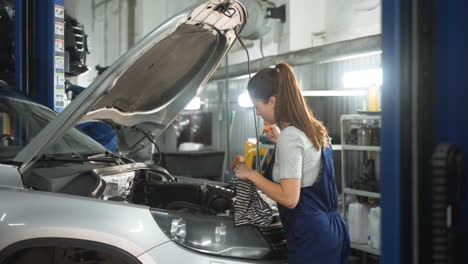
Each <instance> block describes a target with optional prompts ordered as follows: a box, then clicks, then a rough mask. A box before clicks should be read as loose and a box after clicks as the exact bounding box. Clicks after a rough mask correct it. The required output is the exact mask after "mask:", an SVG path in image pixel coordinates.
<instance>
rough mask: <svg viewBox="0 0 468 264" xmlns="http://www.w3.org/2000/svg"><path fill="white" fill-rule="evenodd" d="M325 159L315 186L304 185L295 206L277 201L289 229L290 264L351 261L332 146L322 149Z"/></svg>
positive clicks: (339, 263) (325, 263)
mask: <svg viewBox="0 0 468 264" xmlns="http://www.w3.org/2000/svg"><path fill="white" fill-rule="evenodd" d="M322 159H323V170H322V173H321V174H320V176H319V178H318V180H317V181H316V182H315V183H314V184H313V185H312V186H309V187H303V188H301V194H300V198H299V203H298V204H297V206H296V208H294V209H289V208H287V207H284V206H282V205H280V204H278V208H279V212H280V216H281V221H282V223H283V226H284V228H285V230H286V232H287V241H288V263H289V264H299V263H301V264H304V263H317V264H344V263H348V255H349V247H350V242H349V233H348V228H347V226H346V224H345V222H344V220H343V218H342V217H341V215H340V213H339V211H338V192H337V190H336V183H335V171H334V169H333V150H332V148H331V146H330V147H329V148H326V149H322Z"/></svg>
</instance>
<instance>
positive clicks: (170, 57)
mask: <svg viewBox="0 0 468 264" xmlns="http://www.w3.org/2000/svg"><path fill="white" fill-rule="evenodd" d="M245 22H246V11H245V9H244V7H243V6H242V4H240V3H239V2H238V1H235V0H227V1H222V0H211V1H207V2H205V3H203V4H197V5H196V6H194V7H192V8H189V9H187V10H185V11H183V12H181V13H179V14H178V15H176V16H174V17H172V18H171V19H169V20H167V21H166V22H165V23H163V24H162V25H161V26H159V27H158V28H156V29H155V30H154V31H153V32H151V33H150V34H148V35H147V36H146V37H145V38H143V39H142V40H141V41H140V42H139V43H138V44H136V45H135V46H134V47H133V48H131V49H130V50H129V51H128V52H127V53H125V54H124V55H123V56H122V57H121V58H119V59H118V60H117V61H116V62H115V63H114V64H113V65H111V66H110V67H109V68H108V69H107V70H106V71H105V72H104V73H103V74H101V75H100V76H99V77H98V78H97V79H96V80H95V81H94V82H93V83H92V84H91V85H90V86H89V87H88V88H87V89H85V90H84V91H83V92H82V93H81V94H80V95H79V96H78V97H77V98H76V99H74V100H73V102H72V103H71V104H70V105H69V106H67V107H66V108H65V109H64V110H63V111H62V112H61V113H60V114H59V115H58V116H57V118H56V119H54V120H53V121H52V122H50V123H49V124H48V125H47V126H46V127H45V128H44V129H43V130H42V131H41V132H40V133H39V134H38V135H37V136H36V137H35V138H34V139H33V140H32V141H31V142H30V143H29V144H28V145H27V146H26V147H25V148H24V149H23V150H22V151H21V152H20V153H19V154H18V155H17V156H16V157H15V159H14V160H15V161H17V162H21V163H22V166H21V167H20V170H22V171H24V170H26V169H27V168H28V167H29V166H30V165H31V164H33V163H34V161H35V160H37V159H38V158H39V157H40V156H41V155H43V154H44V153H46V151H47V148H48V147H50V146H51V145H52V144H54V143H55V142H57V140H59V139H60V138H61V137H62V136H63V135H64V134H65V133H66V132H67V130H68V129H70V128H72V127H74V126H75V125H76V124H78V123H83V122H88V121H102V122H106V123H108V124H111V125H112V126H113V127H114V128H115V129H116V132H117V135H118V137H119V150H120V151H121V152H122V153H123V154H128V153H130V152H135V151H138V150H140V149H141V148H143V147H144V146H145V145H146V143H147V136H149V137H152V138H157V137H158V136H159V135H160V134H161V133H162V132H163V131H164V130H165V129H166V128H167V127H168V126H169V124H171V122H172V121H173V120H174V119H175V118H176V116H177V115H178V114H179V113H180V112H181V111H182V110H183V109H184V107H185V106H186V105H187V104H188V103H189V102H190V101H191V100H192V99H193V97H194V96H195V95H196V94H197V92H198V91H199V90H200V88H201V87H203V86H204V85H205V84H206V82H207V81H208V79H209V78H210V77H211V75H212V74H213V73H214V71H215V70H216V68H217V66H218V65H219V63H220V62H221V61H222V59H223V57H224V56H225V54H226V53H227V52H228V50H229V48H230V47H231V46H232V44H233V43H234V41H235V40H236V35H235V31H238V32H239V31H240V30H241V29H242V27H243V26H244V24H245ZM145 134H146V135H147V136H145Z"/></svg>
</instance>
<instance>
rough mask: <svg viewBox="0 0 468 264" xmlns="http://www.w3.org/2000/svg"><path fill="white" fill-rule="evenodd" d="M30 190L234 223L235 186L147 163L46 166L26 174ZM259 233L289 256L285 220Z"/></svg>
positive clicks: (55, 163)
mask: <svg viewBox="0 0 468 264" xmlns="http://www.w3.org/2000/svg"><path fill="white" fill-rule="evenodd" d="M23 182H24V184H25V186H26V187H28V188H31V189H35V190H40V191H47V192H54V193H62V194H69V195H78V196H83V197H91V198H96V199H103V200H109V201H115V202H123V203H130V204H137V205H145V206H149V207H150V208H156V209H162V210H167V211H174V212H177V213H188V214H191V215H194V216H196V215H199V216H200V217H207V216H223V217H230V218H232V219H233V218H234V201H235V199H236V193H235V186H233V185H226V186H220V185H221V184H222V183H220V184H219V185H217V184H210V183H206V182H205V181H203V180H191V181H187V180H184V179H182V178H177V177H173V176H172V175H171V174H170V173H169V172H168V171H167V170H166V169H164V168H163V167H161V166H157V165H149V164H145V163H122V162H103V160H101V161H99V162H96V161H87V162H76V161H74V160H70V162H63V160H60V161H59V160H53V161H50V160H48V161H42V162H38V163H37V165H36V166H35V167H33V168H31V169H30V170H28V171H27V172H26V173H25V174H24V175H23ZM274 219H275V221H274V222H273V223H272V224H271V226H268V227H261V228H257V230H258V232H259V233H261V234H262V236H263V237H264V239H265V240H266V241H267V242H268V244H269V245H270V247H271V249H272V252H274V255H272V257H280V258H284V257H285V256H286V251H287V249H286V240H285V233H284V229H283V227H282V225H281V222H280V220H279V217H276V218H274Z"/></svg>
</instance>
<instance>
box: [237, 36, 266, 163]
mask: <svg viewBox="0 0 468 264" xmlns="http://www.w3.org/2000/svg"><path fill="white" fill-rule="evenodd" d="M234 33H235V34H236V38H237V40H239V43H240V44H241V46H242V47H243V48H244V50H245V53H246V54H247V71H248V73H249V80H250V79H252V75H251V73H250V54H249V50H248V49H247V47H246V46H245V44H244V41H242V39H241V37H240V36H239V33H238V32H237V30H236V29H234ZM252 113H253V118H254V124H255V139H256V140H257V142H256V146H255V148H256V151H257V153H256V158H255V168H256V169H257V171H259V172H260V150H259V143H260V138H259V136H258V125H257V115H256V113H255V107H252Z"/></svg>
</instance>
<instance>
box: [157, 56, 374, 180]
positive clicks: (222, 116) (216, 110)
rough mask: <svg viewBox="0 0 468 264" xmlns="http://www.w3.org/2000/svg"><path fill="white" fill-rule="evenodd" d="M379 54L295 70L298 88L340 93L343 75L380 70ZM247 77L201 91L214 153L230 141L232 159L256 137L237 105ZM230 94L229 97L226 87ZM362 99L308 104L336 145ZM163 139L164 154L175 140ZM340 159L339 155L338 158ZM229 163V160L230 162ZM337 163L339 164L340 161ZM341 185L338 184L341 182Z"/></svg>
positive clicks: (329, 99)
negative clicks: (343, 121) (210, 117)
mask: <svg viewBox="0 0 468 264" xmlns="http://www.w3.org/2000/svg"><path fill="white" fill-rule="evenodd" d="M380 67H381V66H380V54H375V55H369V56H365V57H359V58H352V59H346V60H340V61H331V62H324V63H317V64H309V65H302V66H296V67H294V71H295V73H296V75H297V78H298V81H299V85H300V86H301V88H302V89H303V90H304V91H311V90H337V89H343V85H342V82H341V80H342V76H343V74H344V73H345V72H348V71H356V70H364V69H371V68H380ZM247 82H248V78H236V79H229V81H228V82H226V81H225V80H219V81H212V82H209V83H208V84H207V85H206V87H205V88H204V89H203V91H201V93H200V97H201V99H202V102H203V106H202V109H201V111H208V112H211V113H212V114H213V139H212V143H213V144H212V146H210V148H211V149H213V150H222V151H224V150H225V149H226V144H227V140H229V143H230V151H229V157H231V158H232V157H234V156H235V155H242V154H243V153H244V143H245V141H246V140H247V138H253V137H255V128H254V122H253V120H254V118H253V113H252V110H251V109H246V108H241V107H240V106H239V105H238V103H237V98H238V96H239V95H240V94H241V93H243V92H245V91H246V87H247ZM227 83H228V92H227V94H226V84H227ZM226 96H227V98H229V112H230V114H232V112H234V113H235V118H234V122H233V124H232V132H231V136H230V138H229V139H228V138H227V132H226V129H227V126H228V118H227V117H226V103H225V102H226V101H225V97H226ZM363 100H364V98H363V97H362V96H357V97H307V102H308V103H309V105H310V106H311V108H312V109H313V111H314V112H315V114H316V116H317V117H318V119H319V120H322V121H323V122H324V124H325V125H326V126H327V128H328V129H329V132H330V135H331V137H332V138H333V142H334V143H335V144H338V143H340V138H339V131H340V130H339V129H340V125H339V120H340V115H342V114H351V113H356V111H357V110H358V109H361V108H362V107H363ZM259 121H260V122H259V125H260V127H259V129H262V128H263V121H261V120H259ZM166 134H168V135H164V136H163V137H161V139H160V141H159V142H160V144H161V148H162V149H163V151H174V150H175V149H173V147H172V148H171V147H169V146H168V145H167V142H170V139H169V138H170V137H174V134H173V132H172V133H171V132H170V131H168V133H166ZM169 134H170V135H169ZM335 156H337V158H338V156H339V155H335ZM229 162H230V161H229ZM337 163H339V161H338V160H337ZM338 182H339V181H338Z"/></svg>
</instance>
